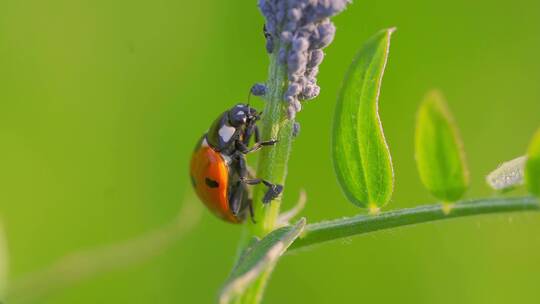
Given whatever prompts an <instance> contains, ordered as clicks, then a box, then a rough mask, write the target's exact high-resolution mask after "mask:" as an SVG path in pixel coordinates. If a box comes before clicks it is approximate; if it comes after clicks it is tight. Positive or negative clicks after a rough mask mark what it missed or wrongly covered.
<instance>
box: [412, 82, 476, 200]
mask: <svg viewBox="0 0 540 304" xmlns="http://www.w3.org/2000/svg"><path fill="white" fill-rule="evenodd" d="M462 146H463V145H462V142H461V138H460V136H459V132H458V130H457V127H456V125H455V123H454V119H453V117H452V114H451V113H450V111H449V110H448V107H447V105H446V102H445V101H444V98H443V96H442V94H441V93H440V92H438V91H432V92H430V93H428V94H427V95H426V97H425V99H424V101H423V102H422V105H421V106H420V109H419V110H418V116H417V120H416V134H415V150H416V151H415V152H416V164H417V167H418V172H419V174H420V179H421V180H422V182H423V183H424V185H425V186H426V188H427V189H428V190H429V191H430V192H431V193H432V194H433V195H434V196H435V197H437V198H438V199H440V200H442V201H445V202H453V201H456V200H458V199H460V198H461V197H462V196H463V194H464V193H465V190H467V187H468V185H469V173H468V170H467V165H466V162H465V154H464V152H463V148H462Z"/></svg>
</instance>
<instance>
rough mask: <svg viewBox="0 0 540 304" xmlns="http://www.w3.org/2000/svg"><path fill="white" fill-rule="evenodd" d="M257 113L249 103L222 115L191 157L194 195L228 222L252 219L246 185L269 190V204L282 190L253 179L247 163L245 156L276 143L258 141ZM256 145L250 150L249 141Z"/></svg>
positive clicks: (267, 197) (265, 200)
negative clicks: (262, 186)
mask: <svg viewBox="0 0 540 304" xmlns="http://www.w3.org/2000/svg"><path fill="white" fill-rule="evenodd" d="M259 119H260V114H259V113H257V111H256V110H255V109H254V108H252V107H250V106H249V104H242V103H239V104H237V105H235V106H234V107H232V108H231V109H229V110H228V111H225V112H223V113H222V114H221V115H220V116H219V117H218V118H217V119H216V120H215V121H214V123H213V124H212V125H211V126H210V129H209V130H208V132H207V133H206V134H204V135H203V136H202V138H201V139H200V140H199V142H198V143H197V145H196V147H195V150H194V151H193V155H192V157H191V165H190V177H191V183H192V185H193V188H194V189H195V192H196V193H197V196H198V197H199V198H200V200H201V201H202V202H203V203H204V204H205V205H206V206H207V207H208V209H210V210H211V211H212V212H213V213H214V214H215V215H216V216H218V217H220V218H222V219H223V220H225V221H228V222H231V223H241V222H243V221H244V220H245V219H246V217H247V216H248V213H249V215H250V216H251V220H252V221H253V222H255V220H254V214H253V201H252V199H251V197H250V195H249V194H250V193H249V192H248V187H247V186H248V185H256V184H260V183H262V184H263V185H265V186H266V187H267V188H268V190H267V191H266V193H265V195H264V197H263V200H262V201H263V203H264V204H268V203H269V202H270V201H272V200H274V199H275V198H277V197H278V196H279V195H280V194H281V192H282V191H283V186H282V185H276V184H272V183H270V182H269V181H266V180H264V179H259V178H254V177H253V176H252V174H251V172H250V171H249V170H248V167H247V164H246V154H248V153H251V152H254V151H257V150H259V149H260V148H262V147H264V146H272V145H274V144H275V143H276V142H277V141H276V140H268V141H261V140H260V135H259V129H258V127H257V125H256V122H257V121H258V120H259ZM252 137H254V138H255V144H254V145H253V146H251V147H249V146H248V145H249V142H250V139H251V138H252Z"/></svg>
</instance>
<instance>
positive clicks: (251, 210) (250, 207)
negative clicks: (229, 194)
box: [247, 198, 257, 224]
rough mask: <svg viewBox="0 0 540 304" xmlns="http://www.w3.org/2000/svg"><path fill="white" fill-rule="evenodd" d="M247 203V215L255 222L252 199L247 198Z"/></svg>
mask: <svg viewBox="0 0 540 304" xmlns="http://www.w3.org/2000/svg"><path fill="white" fill-rule="evenodd" d="M247 204H248V207H249V215H250V217H251V222H252V223H253V224H257V221H256V220H255V212H254V211H253V200H252V199H250V198H249V199H248V200H247Z"/></svg>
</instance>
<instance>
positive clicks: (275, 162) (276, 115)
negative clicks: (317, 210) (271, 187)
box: [250, 43, 294, 237]
mask: <svg viewBox="0 0 540 304" xmlns="http://www.w3.org/2000/svg"><path fill="white" fill-rule="evenodd" d="M279 48H280V46H279V43H276V46H275V48H274V52H273V53H272V54H271V55H270V67H269V71H268V80H267V82H266V85H267V95H266V105H265V107H264V110H263V117H262V120H261V123H260V127H261V135H262V137H261V138H262V139H263V140H268V139H277V140H278V143H277V144H276V145H274V146H273V147H267V148H264V149H261V151H260V155H259V163H258V166H257V177H259V178H262V179H266V180H268V181H270V182H272V183H275V184H280V185H284V184H285V178H286V176H287V163H288V160H289V153H290V150H291V143H292V127H293V124H294V121H293V120H291V119H288V118H287V112H286V106H285V103H284V102H283V94H284V92H285V88H286V85H287V67H286V65H285V64H279V60H278V50H279ZM265 191H266V188H265V187H263V186H257V187H256V188H255V191H254V194H253V205H254V209H255V215H256V221H257V224H255V225H251V228H250V229H251V231H252V233H253V234H254V235H256V236H258V237H263V236H264V235H266V234H268V233H269V232H271V231H272V230H274V228H275V226H276V225H275V224H276V219H277V217H278V215H279V207H280V204H281V200H280V199H276V200H274V201H272V202H271V203H270V204H268V205H264V206H263V205H262V204H261V202H262V198H263V196H264V193H265Z"/></svg>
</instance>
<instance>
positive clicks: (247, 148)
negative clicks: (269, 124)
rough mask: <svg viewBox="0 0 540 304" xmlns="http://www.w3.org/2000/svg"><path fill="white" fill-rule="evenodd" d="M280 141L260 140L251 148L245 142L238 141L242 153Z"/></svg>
mask: <svg viewBox="0 0 540 304" xmlns="http://www.w3.org/2000/svg"><path fill="white" fill-rule="evenodd" d="M277 142H278V141H277V140H274V139H272V140H266V141H260V142H257V143H255V144H254V145H253V146H252V147H251V148H250V147H248V146H246V145H245V144H244V143H243V142H240V141H239V142H238V144H237V147H238V150H239V151H240V152H242V154H248V153H251V152H255V151H257V150H259V149H260V148H262V147H264V146H273V145H275V144H276V143H277Z"/></svg>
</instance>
